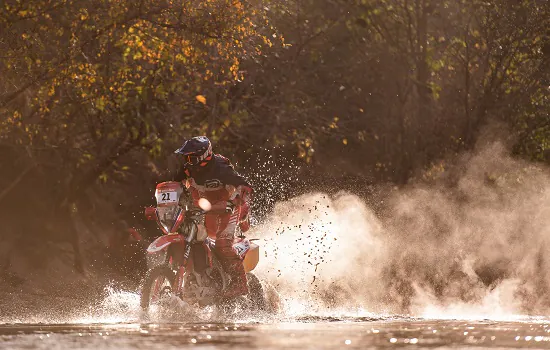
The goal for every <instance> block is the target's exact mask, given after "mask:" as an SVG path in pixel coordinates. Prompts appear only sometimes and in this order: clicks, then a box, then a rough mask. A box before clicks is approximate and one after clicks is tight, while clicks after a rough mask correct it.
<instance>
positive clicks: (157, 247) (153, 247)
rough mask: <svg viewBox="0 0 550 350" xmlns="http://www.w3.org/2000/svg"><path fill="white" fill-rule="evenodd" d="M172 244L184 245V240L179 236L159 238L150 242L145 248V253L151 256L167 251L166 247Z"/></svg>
mask: <svg viewBox="0 0 550 350" xmlns="http://www.w3.org/2000/svg"><path fill="white" fill-rule="evenodd" d="M172 243H179V244H184V243H185V240H184V239H183V237H182V236H181V235H164V236H160V237H159V238H157V239H155V240H154V241H153V242H151V244H149V247H147V253H149V254H153V253H157V252H160V251H162V250H165V249H168V247H169V246H170V244H172Z"/></svg>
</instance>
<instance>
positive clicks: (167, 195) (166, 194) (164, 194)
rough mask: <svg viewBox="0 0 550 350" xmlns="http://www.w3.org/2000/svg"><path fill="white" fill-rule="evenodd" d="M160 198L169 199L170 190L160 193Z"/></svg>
mask: <svg viewBox="0 0 550 350" xmlns="http://www.w3.org/2000/svg"><path fill="white" fill-rule="evenodd" d="M162 200H163V201H169V200H170V192H165V193H163V194H162Z"/></svg>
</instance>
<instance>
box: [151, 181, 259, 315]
mask: <svg viewBox="0 0 550 350" xmlns="http://www.w3.org/2000/svg"><path fill="white" fill-rule="evenodd" d="M155 198H156V202H157V206H156V207H147V208H145V216H146V218H147V219H148V220H156V221H157V224H158V226H159V227H160V229H161V230H162V232H163V235H162V236H160V237H159V238H157V239H156V240H154V241H153V242H152V243H151V244H150V245H149V247H148V248H147V253H148V256H149V259H148V260H149V265H152V267H151V268H150V269H149V270H148V271H147V274H146V275H145V278H144V279H143V282H142V286H141V307H142V308H143V309H144V310H147V309H148V308H149V307H150V306H151V305H153V304H157V303H160V301H161V300H162V299H163V298H164V297H167V296H177V297H179V298H181V299H182V300H184V301H185V302H187V303H188V304H191V305H193V304H195V305H199V306H206V305H212V304H219V303H220V302H222V301H223V300H221V299H220V297H219V296H220V295H221V294H222V293H223V291H224V290H225V288H227V286H228V285H229V283H230V277H229V275H228V274H227V273H226V272H225V271H224V270H223V268H222V265H221V264H220V261H219V259H218V257H217V255H216V250H215V249H214V248H215V241H214V240H213V239H211V238H210V237H208V234H207V232H206V228H205V226H204V217H205V214H206V213H208V212H210V213H218V211H213V210H210V209H211V204H210V203H209V202H208V200H206V199H205V198H201V199H200V200H199V207H198V208H197V207H195V206H193V205H192V201H191V200H190V199H189V195H188V193H187V191H186V190H185V189H184V187H183V186H182V184H181V183H179V182H173V181H169V182H162V183H159V184H158V185H157V187H156V191H155ZM229 210H230V208H229V207H228V208H226V210H224V211H223V212H224V213H227V212H228V211H229ZM220 213H221V212H220ZM251 241H252V240H249V239H247V238H246V237H244V236H242V235H241V236H239V237H238V238H236V239H235V241H234V244H233V249H235V251H236V252H237V253H238V254H239V256H240V257H241V259H243V265H244V268H245V271H246V272H247V280H248V287H249V294H248V295H247V296H246V298H247V299H248V301H249V303H248V304H249V305H248V306H250V305H253V306H255V308H257V309H263V308H265V300H264V293H263V288H262V285H261V283H260V281H259V280H258V278H257V277H256V276H255V275H254V274H252V273H251V271H252V270H254V268H255V267H256V265H257V264H258V261H259V257H260V255H259V247H258V245H257V244H255V243H252V242H251Z"/></svg>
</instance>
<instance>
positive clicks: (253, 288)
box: [246, 272, 267, 311]
mask: <svg viewBox="0 0 550 350" xmlns="http://www.w3.org/2000/svg"><path fill="white" fill-rule="evenodd" d="M246 279H247V280H248V296H247V297H248V299H250V301H251V302H252V305H253V306H254V308H255V309H256V310H260V311H265V310H266V308H267V307H266V302H265V295H264V288H263V287H262V283H261V282H260V280H259V279H258V277H256V275H254V274H253V273H251V272H249V273H247V274H246Z"/></svg>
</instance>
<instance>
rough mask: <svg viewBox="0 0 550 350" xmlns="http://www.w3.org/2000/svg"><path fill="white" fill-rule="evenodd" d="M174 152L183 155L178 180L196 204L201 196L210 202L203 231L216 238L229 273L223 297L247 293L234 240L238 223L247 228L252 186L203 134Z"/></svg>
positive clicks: (218, 249) (220, 255)
mask: <svg viewBox="0 0 550 350" xmlns="http://www.w3.org/2000/svg"><path fill="white" fill-rule="evenodd" d="M175 153H176V154H179V155H181V156H182V158H183V167H182V168H181V170H182V172H183V174H181V171H180V173H179V174H178V175H177V177H178V178H177V180H178V181H182V182H184V184H185V185H186V187H187V188H188V189H189V190H190V192H191V195H192V197H193V201H194V202H195V205H197V203H198V200H199V199H200V198H206V199H208V200H209V201H210V203H211V204H212V209H211V211H212V212H209V213H207V214H206V217H205V226H206V230H207V232H208V235H209V236H211V237H216V252H217V255H218V257H219V258H220V262H221V264H222V266H223V268H224V270H225V272H227V273H228V274H229V275H230V276H231V283H230V285H229V287H228V288H227V289H226V290H225V291H224V293H223V295H222V297H223V298H232V297H236V296H239V295H246V294H248V286H247V280H246V274H245V271H244V266H243V263H242V260H241V258H240V256H239V255H238V254H237V252H236V251H235V250H234V249H233V240H234V239H235V231H236V229H237V225H239V227H240V229H241V231H242V232H246V231H247V230H248V229H249V227H250V221H249V218H248V211H249V208H250V205H249V201H250V195H251V193H252V187H251V186H250V184H249V183H248V182H247V181H246V179H245V178H244V177H242V176H241V175H239V174H238V173H237V172H236V171H235V169H233V165H231V162H230V161H229V159H227V158H225V157H223V156H221V155H219V154H214V153H212V143H211V142H210V140H209V139H208V138H207V137H206V136H198V137H193V138H192V139H189V140H187V141H185V143H184V144H183V146H181V147H180V148H179V149H177V150H176V151H175ZM224 210H225V213H223V212H224ZM220 211H221V212H222V213H220Z"/></svg>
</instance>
